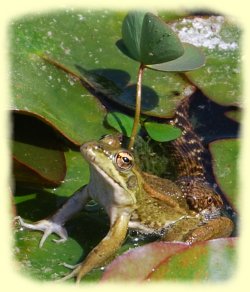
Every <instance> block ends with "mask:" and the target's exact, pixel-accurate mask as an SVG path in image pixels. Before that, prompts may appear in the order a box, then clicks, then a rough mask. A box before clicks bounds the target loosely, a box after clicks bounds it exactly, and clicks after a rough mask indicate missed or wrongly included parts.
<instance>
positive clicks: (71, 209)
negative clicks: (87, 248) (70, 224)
mask: <svg viewBox="0 0 250 292" xmlns="http://www.w3.org/2000/svg"><path fill="white" fill-rule="evenodd" d="M88 197H89V195H88V188H87V186H84V187H83V188H81V189H80V190H78V191H76V192H75V193H74V194H73V195H72V196H71V197H70V198H69V199H68V201H67V202H66V203H65V204H64V205H63V206H62V207H61V208H60V209H59V210H57V212H56V213H55V214H54V215H52V216H51V217H49V218H48V219H43V220H40V221H38V222H36V223H33V224H31V223H26V222H24V221H23V219H22V218H21V217H20V216H17V217H16V218H15V219H16V220H18V221H19V224H20V225H21V226H22V227H24V228H27V229H30V230H38V231H42V232H43V236H42V238H41V240H40V243H39V247H42V246H43V244H44V242H45V240H46V239H47V237H48V236H49V235H50V234H52V233H55V234H57V235H58V236H59V237H60V239H58V240H56V239H55V240H54V241H55V242H63V241H66V240H67V238H68V235H67V231H66V229H65V228H64V227H63V226H64V224H65V223H66V221H68V220H69V219H70V218H71V217H72V216H73V215H74V214H76V213H77V212H79V211H80V210H81V209H82V208H83V206H84V205H85V204H86V202H87V200H88Z"/></svg>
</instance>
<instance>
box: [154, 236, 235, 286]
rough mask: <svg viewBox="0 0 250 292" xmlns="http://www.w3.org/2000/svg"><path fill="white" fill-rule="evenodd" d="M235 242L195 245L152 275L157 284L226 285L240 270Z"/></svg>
mask: <svg viewBox="0 0 250 292" xmlns="http://www.w3.org/2000/svg"><path fill="white" fill-rule="evenodd" d="M236 243H237V240H236V239H235V238H220V239H214V240H210V241H203V242H199V243H197V244H194V245H192V246H190V247H189V248H187V249H186V250H183V251H182V252H180V253H177V254H176V255H174V256H172V257H170V258H169V259H167V260H166V261H165V262H164V261H163V262H162V264H161V265H160V266H159V267H158V268H157V269H156V270H155V271H153V272H152V274H151V275H150V279H151V281H154V280H172V281H173V280H175V281H176V280H194V281H197V280H203V281H204V280H205V281H214V282H217V281H223V280H228V279H230V278H231V277H232V276H233V273H234V271H235V267H236Z"/></svg>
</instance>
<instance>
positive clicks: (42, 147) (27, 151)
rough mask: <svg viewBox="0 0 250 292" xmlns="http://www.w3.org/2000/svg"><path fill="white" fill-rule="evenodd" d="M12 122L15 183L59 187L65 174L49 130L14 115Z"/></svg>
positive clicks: (57, 147)
mask: <svg viewBox="0 0 250 292" xmlns="http://www.w3.org/2000/svg"><path fill="white" fill-rule="evenodd" d="M14 121H15V128H14V141H13V148H12V150H13V158H14V165H13V166H14V176H15V180H16V181H18V182H21V183H25V184H28V185H29V186H32V185H33V186H34V185H40V186H44V185H46V186H56V185H58V184H60V183H61V181H62V180H63V179H64V176H65V172H66V166H65V158H64V153H63V151H62V147H60V142H59V140H58V139H57V138H56V136H55V134H54V133H53V131H51V129H50V128H49V127H47V126H46V125H43V124H42V123H41V122H40V121H37V120H36V119H32V118H28V117H22V116H21V115H16V116H15V119H14ZM31 125H32V126H31Z"/></svg>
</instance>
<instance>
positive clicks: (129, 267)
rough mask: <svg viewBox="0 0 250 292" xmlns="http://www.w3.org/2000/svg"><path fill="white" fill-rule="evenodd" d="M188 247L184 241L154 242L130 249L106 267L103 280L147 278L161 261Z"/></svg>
mask: <svg viewBox="0 0 250 292" xmlns="http://www.w3.org/2000/svg"><path fill="white" fill-rule="evenodd" d="M186 248H188V246H187V245H186V244H183V243H176V244H169V243H163V242H154V243H150V244H147V245H144V246H142V247H138V248H135V249H133V250H130V251H128V252H126V253H124V254H123V255H121V256H119V257H117V258H116V259H115V260H114V261H113V262H112V263H111V264H110V265H109V266H108V267H107V268H106V269H105V273H104V274H103V277H102V282H104V281H105V282H107V281H142V280H145V279H146V278H147V277H148V274H149V273H151V272H152V270H154V269H155V268H156V267H157V265H158V264H159V263H160V262H161V261H163V260H164V259H165V258H167V257H169V256H171V255H174V254H176V253H177V252H180V251H181V250H183V249H184V250H185V249H186Z"/></svg>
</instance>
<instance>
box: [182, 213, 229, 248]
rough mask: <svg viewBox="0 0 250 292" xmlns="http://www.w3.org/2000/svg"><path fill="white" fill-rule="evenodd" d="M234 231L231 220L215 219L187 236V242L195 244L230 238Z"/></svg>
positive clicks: (225, 218)
mask: <svg viewBox="0 0 250 292" xmlns="http://www.w3.org/2000/svg"><path fill="white" fill-rule="evenodd" d="M233 229H234V224H233V222H232V220H230V219H229V218H227V217H219V218H215V219H212V220H209V221H208V222H207V223H205V224H204V225H201V226H199V227H197V228H196V229H194V230H193V231H192V232H190V234H188V236H186V238H185V242H187V243H194V242H197V241H203V240H210V239H216V238H223V237H228V236H230V235H231V234H232V231H233Z"/></svg>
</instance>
